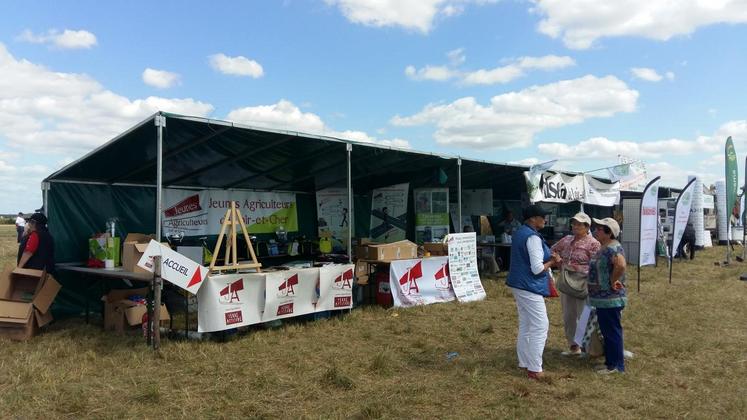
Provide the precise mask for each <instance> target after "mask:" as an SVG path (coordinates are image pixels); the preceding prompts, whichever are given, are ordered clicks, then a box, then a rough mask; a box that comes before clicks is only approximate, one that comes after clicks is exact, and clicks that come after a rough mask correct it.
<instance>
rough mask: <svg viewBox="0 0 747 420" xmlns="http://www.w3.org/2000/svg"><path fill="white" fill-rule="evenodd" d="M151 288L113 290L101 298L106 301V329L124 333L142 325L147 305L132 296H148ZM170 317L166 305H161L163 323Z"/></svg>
mask: <svg viewBox="0 0 747 420" xmlns="http://www.w3.org/2000/svg"><path fill="white" fill-rule="evenodd" d="M149 290H150V289H149V288H147V287H143V288H140V289H127V290H111V291H109V293H107V294H106V295H105V296H104V297H102V298H101V300H102V301H103V302H104V329H106V330H110V331H116V332H118V333H123V332H125V330H127V329H129V328H130V327H134V326H140V325H142V323H143V315H145V313H146V312H147V311H148V308H147V306H146V305H144V304H142V303H138V302H136V301H133V300H131V299H130V297H131V296H143V297H145V296H147V295H148V292H149ZM169 319H170V316H169V311H168V310H166V305H161V323H162V325H163V323H164V322H165V321H168V320H169Z"/></svg>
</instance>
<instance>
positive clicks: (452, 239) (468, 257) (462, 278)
mask: <svg viewBox="0 0 747 420" xmlns="http://www.w3.org/2000/svg"><path fill="white" fill-rule="evenodd" d="M447 242H448V244H449V256H448V259H449V269H450V270H449V271H450V274H451V284H452V286H453V288H454V293H455V294H456V297H457V299H459V301H460V302H470V301H473V300H482V299H485V297H486V294H485V289H484V288H483V287H482V282H481V281H480V273H479V272H478V271H477V235H476V234H475V232H468V233H452V234H449V238H448V239H447Z"/></svg>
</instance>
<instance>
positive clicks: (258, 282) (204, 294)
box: [197, 273, 265, 332]
mask: <svg viewBox="0 0 747 420" xmlns="http://www.w3.org/2000/svg"><path fill="white" fill-rule="evenodd" d="M197 299H198V301H199V302H200V305H199V306H198V313H197V331H198V332H212V331H223V330H227V329H230V328H237V327H243V326H246V325H252V324H258V323H260V322H262V311H263V310H264V306H265V276H264V274H252V273H246V274H224V275H214V276H210V277H208V278H207V279H206V280H205V284H204V285H203V286H202V287H201V288H200V290H199V292H197Z"/></svg>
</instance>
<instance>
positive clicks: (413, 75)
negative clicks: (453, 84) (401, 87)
mask: <svg viewBox="0 0 747 420" xmlns="http://www.w3.org/2000/svg"><path fill="white" fill-rule="evenodd" d="M405 75H406V76H407V77H409V78H410V79H412V80H433V81H436V82H443V81H446V80H450V79H453V78H455V77H458V76H459V72H458V71H455V70H453V69H450V68H449V67H446V66H425V67H423V68H421V69H416V68H415V67H413V66H407V67H405Z"/></svg>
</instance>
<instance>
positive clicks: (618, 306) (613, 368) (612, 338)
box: [588, 217, 628, 375]
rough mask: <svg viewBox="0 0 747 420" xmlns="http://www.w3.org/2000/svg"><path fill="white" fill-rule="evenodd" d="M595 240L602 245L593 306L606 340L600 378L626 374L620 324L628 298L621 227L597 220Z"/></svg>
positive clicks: (595, 260)
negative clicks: (620, 237) (603, 365)
mask: <svg viewBox="0 0 747 420" xmlns="http://www.w3.org/2000/svg"><path fill="white" fill-rule="evenodd" d="M593 221H594V237H596V238H597V240H598V241H599V244H600V245H601V247H600V249H599V251H598V252H597V253H596V254H595V255H594V256H593V257H592V258H591V261H590V262H589V281H588V284H589V304H590V305H591V306H593V307H594V308H596V313H597V320H598V321H599V329H600V330H601V332H602V337H603V338H604V359H605V367H604V368H603V369H600V370H597V373H599V374H603V375H606V374H612V373H622V372H625V357H624V349H623V328H622V324H621V322H620V319H621V315H622V310H623V309H624V308H625V305H626V304H627V301H628V297H627V291H626V289H625V254H624V251H623V247H622V245H621V244H620V242H618V241H617V237H618V236H619V235H620V225H618V224H617V221H616V220H615V219H613V218H611V217H607V218H604V219H601V220H600V219H593Z"/></svg>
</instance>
